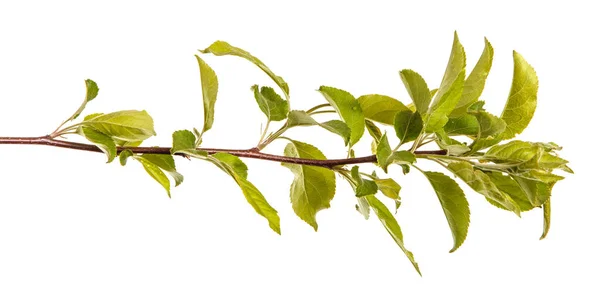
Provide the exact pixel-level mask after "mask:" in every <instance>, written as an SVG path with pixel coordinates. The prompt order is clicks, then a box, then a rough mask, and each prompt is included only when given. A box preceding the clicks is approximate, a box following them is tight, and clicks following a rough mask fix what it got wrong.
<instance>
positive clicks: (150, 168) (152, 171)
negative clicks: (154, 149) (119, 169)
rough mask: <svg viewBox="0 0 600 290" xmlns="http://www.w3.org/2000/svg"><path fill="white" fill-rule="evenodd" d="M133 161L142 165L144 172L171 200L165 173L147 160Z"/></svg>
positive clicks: (169, 187)
mask: <svg viewBox="0 0 600 290" xmlns="http://www.w3.org/2000/svg"><path fill="white" fill-rule="evenodd" d="M135 159H136V160H138V161H139V162H140V163H142V165H143V166H144V169H145V170H146V172H147V173H148V174H149V175H150V176H151V177H152V178H153V179H154V180H156V182H158V183H159V184H160V185H161V186H162V187H163V188H164V189H165V190H166V191H167V194H168V195H169V198H171V182H170V181H169V178H168V177H167V175H165V173H164V172H162V170H161V169H160V168H159V167H158V166H157V165H155V164H154V163H152V162H150V161H148V160H147V159H145V158H135Z"/></svg>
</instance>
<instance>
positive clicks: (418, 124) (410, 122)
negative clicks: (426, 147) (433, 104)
mask: <svg viewBox="0 0 600 290" xmlns="http://www.w3.org/2000/svg"><path fill="white" fill-rule="evenodd" d="M394 130H396V136H398V139H400V144H404V143H406V142H410V141H414V140H415V139H417V137H418V136H419V134H421V131H422V130H423V120H422V119H421V114H419V112H414V113H413V112H411V111H402V112H399V113H398V114H396V117H395V118H394Z"/></svg>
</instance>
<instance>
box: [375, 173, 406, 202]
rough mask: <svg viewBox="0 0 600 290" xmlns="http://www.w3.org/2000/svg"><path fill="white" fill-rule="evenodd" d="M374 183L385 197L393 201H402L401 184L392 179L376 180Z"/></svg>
mask: <svg viewBox="0 0 600 290" xmlns="http://www.w3.org/2000/svg"><path fill="white" fill-rule="evenodd" d="M373 181H375V183H376V184H377V188H379V191H381V193H383V195H385V196H387V197H388V198H391V199H393V200H400V189H402V187H400V184H398V183H397V182H396V181H395V180H393V179H391V178H385V179H379V178H376V179H374V180H373Z"/></svg>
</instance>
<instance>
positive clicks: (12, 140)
mask: <svg viewBox="0 0 600 290" xmlns="http://www.w3.org/2000/svg"><path fill="white" fill-rule="evenodd" d="M0 144H18V145H46V146H53V147H61V148H68V149H73V150H81V151H89V152H99V153H103V152H102V150H100V149H99V148H98V147H96V146H95V145H91V144H85V143H77V142H70V141H64V140H57V139H54V138H52V137H50V136H49V135H46V136H41V137H0ZM126 149H129V150H131V152H133V153H150V154H171V147H117V153H120V152H121V151H123V150H126ZM198 150H203V151H206V152H208V153H209V154H214V153H218V152H223V153H229V154H231V155H235V156H238V157H242V158H253V159H261V160H269V161H277V162H283V163H292V164H301V165H312V166H319V167H325V168H333V167H334V166H340V165H349V164H359V163H375V162H377V157H376V156H375V155H369V156H364V157H356V158H344V159H325V160H317V159H306V158H296V157H287V156H280V155H273V154H268V153H262V152H260V151H259V150H258V149H256V148H252V149H220V148H198ZM446 153H447V152H446V150H429V151H428V150H421V151H415V154H417V155H419V154H428V155H446ZM176 155H180V156H183V154H176Z"/></svg>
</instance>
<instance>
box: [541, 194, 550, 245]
mask: <svg viewBox="0 0 600 290" xmlns="http://www.w3.org/2000/svg"><path fill="white" fill-rule="evenodd" d="M542 208H543V210H544V230H543V231H542V236H541V237H540V240H543V239H544V238H546V236H547V235H548V231H550V213H551V209H550V198H548V200H546V202H545V203H544V205H543V206H542Z"/></svg>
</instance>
